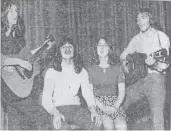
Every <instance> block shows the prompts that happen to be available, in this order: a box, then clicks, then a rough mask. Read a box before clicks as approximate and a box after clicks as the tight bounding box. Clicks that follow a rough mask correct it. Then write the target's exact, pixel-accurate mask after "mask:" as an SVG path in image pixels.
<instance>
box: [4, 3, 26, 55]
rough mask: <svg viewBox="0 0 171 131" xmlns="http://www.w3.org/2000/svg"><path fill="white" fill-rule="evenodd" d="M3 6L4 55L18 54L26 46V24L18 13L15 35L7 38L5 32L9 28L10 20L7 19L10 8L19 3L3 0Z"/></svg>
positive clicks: (14, 27)
mask: <svg viewBox="0 0 171 131" xmlns="http://www.w3.org/2000/svg"><path fill="white" fill-rule="evenodd" d="M1 4H2V6H1V7H2V8H1V39H2V44H1V52H2V54H4V55H13V54H18V53H19V52H20V51H21V49H22V48H23V47H24V46H25V44H26V43H25V38H24V33H25V25H24V20H23V19H22V18H21V17H20V16H19V15H18V20H17V23H16V24H15V25H13V26H12V29H11V33H10V35H11V34H13V32H15V35H14V36H12V38H11V39H9V38H7V37H6V35H5V33H6V31H7V29H8V28H9V22H8V19H7V14H8V9H9V8H10V7H11V6H12V5H15V6H16V7H18V6H17V4H16V3H15V2H14V1H13V0H2V3H1Z"/></svg>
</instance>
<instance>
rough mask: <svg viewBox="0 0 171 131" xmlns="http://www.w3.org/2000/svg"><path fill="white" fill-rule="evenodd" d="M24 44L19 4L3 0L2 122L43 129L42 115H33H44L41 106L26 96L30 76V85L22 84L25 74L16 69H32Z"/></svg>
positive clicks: (37, 68)
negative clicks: (3, 117)
mask: <svg viewBox="0 0 171 131" xmlns="http://www.w3.org/2000/svg"><path fill="white" fill-rule="evenodd" d="M49 45H50V43H49ZM25 46H26V41H25V25H24V21H23V19H22V18H21V17H20V15H19V8H18V5H17V3H16V2H15V1H13V0H2V1H1V105H2V107H3V110H4V113H5V114H7V115H5V119H3V121H4V124H5V123H6V125H3V126H5V127H4V129H8V130H12V129H13V130H20V129H42V128H41V127H43V125H44V120H41V122H40V121H39V120H40V118H41V117H35V116H37V115H36V114H38V113H40V114H41V115H40V114H39V115H40V116H43V115H42V112H41V110H43V108H42V109H41V108H40V106H35V105H34V106H33V105H32V103H33V101H34V100H33V99H32V98H31V97H29V96H30V94H31V92H32V89H33V88H32V87H33V81H32V80H33V79H31V80H30V82H29V84H30V86H28V85H27V84H26V85H24V86H23V84H22V81H24V80H25V78H23V76H24V75H23V73H22V72H20V70H19V69H26V70H28V71H31V70H32V65H31V64H30V63H29V62H28V61H27V59H28V58H29V57H30V56H31V52H30V51H29V50H27V49H26V48H25ZM36 50H37V49H36ZM36 50H33V51H32V53H35V52H36ZM37 65H38V64H37ZM19 72H20V73H19ZM36 72H37V74H38V72H39V67H38V66H36V68H35V69H34V72H33V73H34V74H35V75H36ZM33 78H34V75H33ZM26 79H27V78H26ZM20 80H22V81H20ZM28 81H29V80H28ZM28 97H29V98H28ZM30 103H31V104H30ZM35 110H36V111H35ZM33 112H34V113H35V114H33ZM4 113H3V114H4ZM35 118H37V119H35ZM32 120H34V122H33V121H32ZM5 121H6V122H5ZM35 121H36V122H35ZM35 123H36V124H37V123H39V128H38V127H35V126H37V125H35Z"/></svg>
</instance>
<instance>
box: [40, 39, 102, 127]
mask: <svg viewBox="0 0 171 131" xmlns="http://www.w3.org/2000/svg"><path fill="white" fill-rule="evenodd" d="M54 57H56V60H54V62H53V66H52V67H51V68H48V70H47V72H46V74H45V78H44V89H43V95H42V105H43V107H44V108H45V109H46V110H47V112H48V113H49V114H50V115H52V117H53V127H52V128H55V129H70V126H68V125H69V124H72V125H76V126H79V127H80V128H82V129H86V130H90V129H100V128H101V117H100V115H98V113H97V112H96V110H95V100H94V96H93V90H92V89H91V88H90V84H89V81H88V73H87V71H86V70H85V69H84V68H83V66H82V63H81V61H80V59H78V57H77V53H76V48H75V45H74V44H73V43H72V40H71V39H70V38H68V37H64V38H62V39H61V41H60V44H59V46H58V49H57V56H54ZM80 87H81V90H82V94H83V97H84V98H85V100H86V102H87V104H88V108H83V107H81V106H80V99H79V97H78V95H77V93H78V90H79V88H80Z"/></svg>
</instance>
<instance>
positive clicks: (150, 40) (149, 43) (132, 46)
mask: <svg viewBox="0 0 171 131" xmlns="http://www.w3.org/2000/svg"><path fill="white" fill-rule="evenodd" d="M159 41H160V43H161V44H160V43H159ZM169 47H170V41H169V37H168V36H167V35H166V34H165V33H163V32H161V31H159V30H155V29H154V28H150V29H149V30H148V32H146V33H145V34H144V33H142V32H140V33H139V34H137V35H136V36H134V37H133V38H132V40H131V41H130V43H129V44H128V47H127V48H126V49H125V50H124V51H123V53H122V54H121V56H120V58H121V59H126V56H127V55H128V54H132V53H134V52H135V51H136V52H139V53H145V54H146V55H150V54H152V53H154V52H156V51H157V50H159V49H161V48H165V49H166V50H167V52H168V55H169ZM148 72H149V73H152V72H155V73H157V71H155V70H150V69H148Z"/></svg>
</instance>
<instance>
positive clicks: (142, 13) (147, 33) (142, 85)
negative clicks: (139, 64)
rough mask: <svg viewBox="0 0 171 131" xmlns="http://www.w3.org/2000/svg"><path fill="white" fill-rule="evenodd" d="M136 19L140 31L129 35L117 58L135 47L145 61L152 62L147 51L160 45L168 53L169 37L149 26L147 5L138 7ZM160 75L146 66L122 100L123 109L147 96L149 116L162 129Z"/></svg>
mask: <svg viewBox="0 0 171 131" xmlns="http://www.w3.org/2000/svg"><path fill="white" fill-rule="evenodd" d="M136 22H137V25H138V26H139V28H140V30H141V31H140V33H139V34H137V35H136V36H134V37H133V38H132V40H131V41H130V43H129V44H128V47H127V48H126V49H125V50H124V52H123V53H122V54H121V56H120V58H121V59H122V60H126V56H127V55H128V54H131V53H134V52H135V51H136V52H139V53H145V54H146V55H147V59H146V63H147V64H148V65H152V64H154V62H155V59H154V58H153V55H150V54H153V53H154V52H156V51H158V50H160V49H162V48H164V49H166V50H167V54H168V55H169V47H170V41H169V38H168V36H167V35H166V34H165V33H163V32H161V31H159V30H157V29H155V28H153V26H152V25H153V18H152V12H151V10H150V9H149V8H141V9H140V10H139V11H138V12H137V16H136ZM164 77H165V76H164V75H162V74H160V73H159V72H158V71H156V70H151V69H150V68H149V69H148V75H147V76H146V77H145V78H143V79H141V80H140V81H138V82H137V83H135V84H133V85H131V86H129V87H128V90H127V97H126V101H125V103H124V108H125V109H127V108H128V106H129V105H131V104H132V103H134V102H136V101H137V100H139V99H141V98H143V97H147V99H148V102H149V105H150V109H151V119H152V121H153V124H154V129H156V130H159V129H160V130H164V116H163V109H164V103H165V95H166V90H165V78H164Z"/></svg>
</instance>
